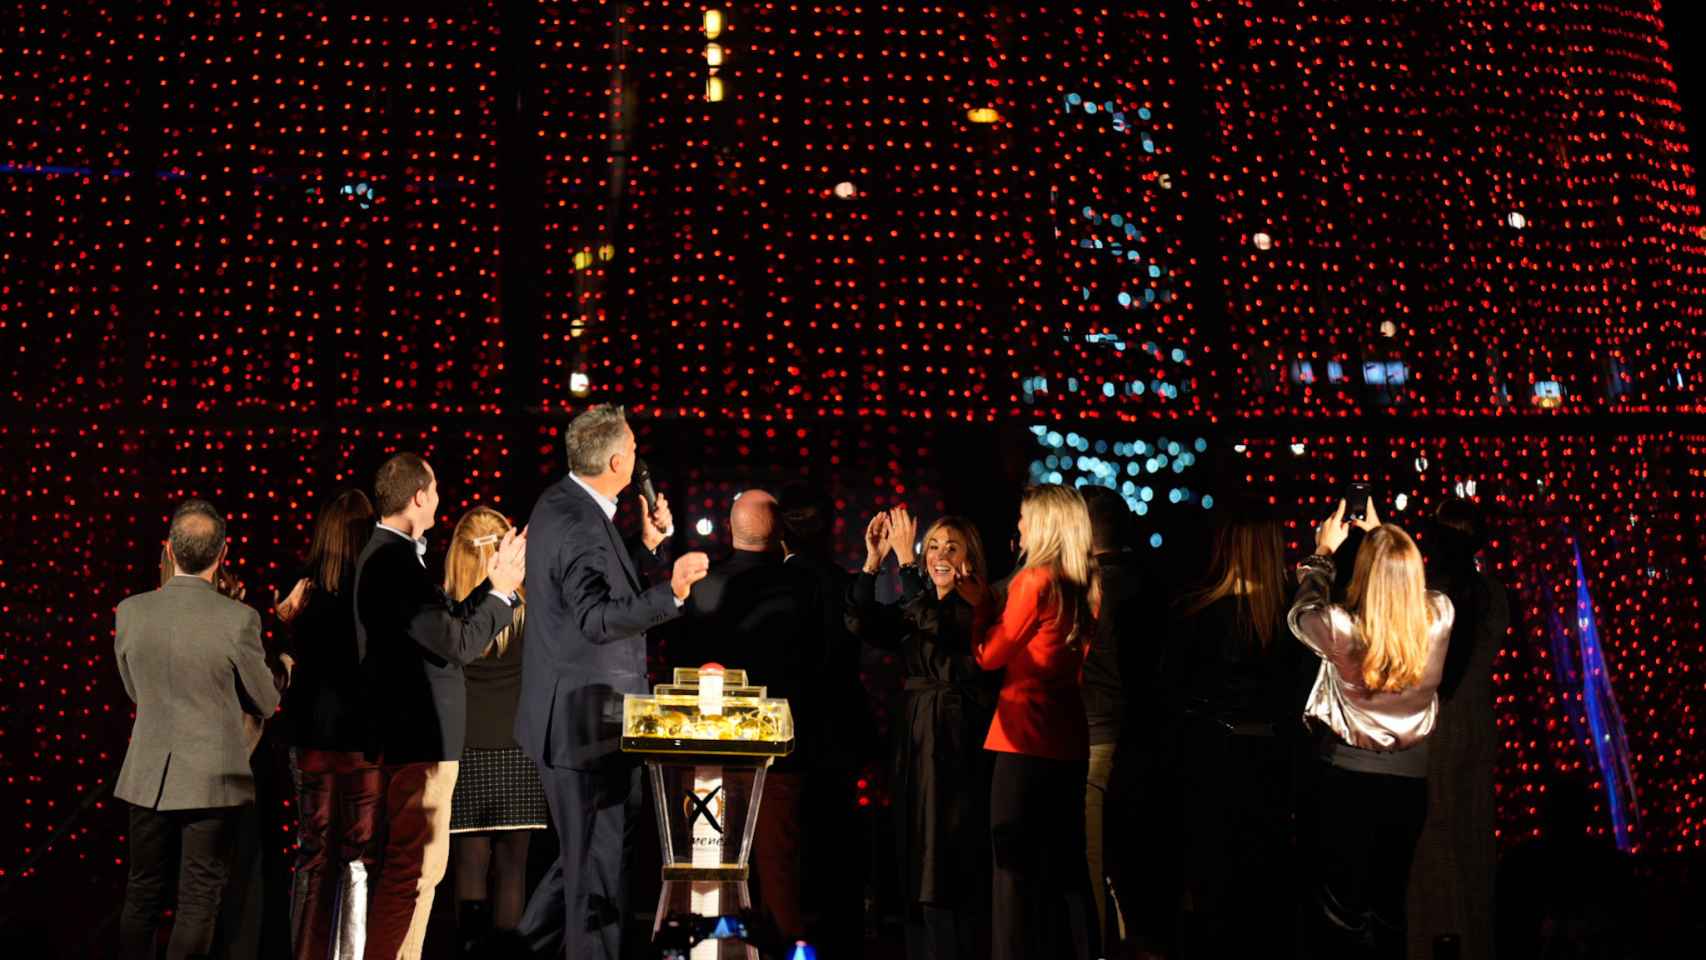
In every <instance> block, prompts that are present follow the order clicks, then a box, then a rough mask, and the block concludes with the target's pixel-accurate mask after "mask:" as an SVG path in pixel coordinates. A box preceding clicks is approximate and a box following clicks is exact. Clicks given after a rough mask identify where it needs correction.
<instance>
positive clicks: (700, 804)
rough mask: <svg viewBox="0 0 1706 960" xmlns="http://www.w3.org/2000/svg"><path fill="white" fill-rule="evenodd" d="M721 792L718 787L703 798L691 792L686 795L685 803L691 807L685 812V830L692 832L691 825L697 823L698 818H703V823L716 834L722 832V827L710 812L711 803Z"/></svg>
mask: <svg viewBox="0 0 1706 960" xmlns="http://www.w3.org/2000/svg"><path fill="white" fill-rule="evenodd" d="M721 792H723V788H722V787H721V786H718V787H717V788H716V789H714V790H712V791H711V792H710V793H707V794H705V795H704V796H703V797H701V796H699V794H697V793H693V792H689V793H688V794H687V802H688V804H689V805H690V806H691V807H692V809H690V810H688V812H687V829H689V830H692V829H693V825H694V824H695V823H698V822H699V818H700V817H704V818H705V822H706V823H709V824H710V825H711V829H712V830H715V831H717V832H718V833H722V832H723V825H722V824H720V823H718V822H717V815H716V814H714V813H712V812H711V801H712V800H714V799H715V798H716V796H717V794H719V793H721Z"/></svg>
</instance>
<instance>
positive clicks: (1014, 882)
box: [989, 753, 1101, 960]
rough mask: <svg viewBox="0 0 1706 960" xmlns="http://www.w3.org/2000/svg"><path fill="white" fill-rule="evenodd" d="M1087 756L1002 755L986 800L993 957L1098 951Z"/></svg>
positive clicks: (1048, 959)
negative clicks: (1087, 831) (1087, 825)
mask: <svg viewBox="0 0 1706 960" xmlns="http://www.w3.org/2000/svg"><path fill="white" fill-rule="evenodd" d="M1088 767H1089V765H1088V763H1087V762H1086V761H1082V760H1081V761H1076V762H1073V761H1066V760H1051V759H1048V758H1046V757H1031V756H1025V755H1023V754H1018V753H997V754H996V757H995V777H994V782H993V785H992V790H991V793H990V798H989V826H990V839H991V841H992V843H993V849H994V855H995V881H994V885H993V887H992V889H991V896H992V903H991V906H992V908H993V912H994V916H995V924H994V930H993V935H994V936H993V943H992V944H991V946H992V947H993V951H992V956H994V957H995V960H1066V958H1073V960H1087V958H1091V957H1094V956H1097V951H1099V950H1100V946H1101V945H1100V943H1099V942H1098V941H1097V939H1096V935H1095V926H1096V921H1095V919H1094V918H1095V909H1096V908H1095V906H1094V904H1093V903H1092V901H1091V897H1090V868H1089V866H1088V865H1087V864H1086V862H1085V857H1084V847H1085V841H1084V783H1085V780H1086V778H1087V776H1088V773H1089V770H1088Z"/></svg>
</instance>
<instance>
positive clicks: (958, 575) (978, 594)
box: [954, 562, 989, 610]
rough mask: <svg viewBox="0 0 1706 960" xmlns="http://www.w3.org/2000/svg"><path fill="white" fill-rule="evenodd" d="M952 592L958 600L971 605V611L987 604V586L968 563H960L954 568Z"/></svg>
mask: <svg viewBox="0 0 1706 960" xmlns="http://www.w3.org/2000/svg"><path fill="white" fill-rule="evenodd" d="M954 592H955V593H957V594H959V595H960V599H961V600H964V601H965V602H966V603H968V604H970V605H971V608H972V609H973V610H976V609H978V608H979V607H981V606H983V605H984V604H986V603H988V602H989V584H987V583H985V582H984V580H983V576H982V575H981V574H979V573H978V572H977V571H976V570H973V569H972V568H971V564H970V563H969V562H962V563H960V564H958V565H957V566H955V567H954Z"/></svg>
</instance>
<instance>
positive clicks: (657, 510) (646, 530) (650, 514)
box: [640, 493, 675, 552]
mask: <svg viewBox="0 0 1706 960" xmlns="http://www.w3.org/2000/svg"><path fill="white" fill-rule="evenodd" d="M645 505H646V501H645V500H644V499H641V500H640V543H641V544H643V545H644V546H645V548H646V550H647V551H648V552H655V551H656V550H657V548H658V544H660V543H662V542H663V541H664V538H665V537H668V536H669V535H670V534H671V533H673V532H674V531H675V517H674V515H672V514H671V513H670V512H669V498H668V497H666V496H664V495H663V494H661V493H660V494H658V501H657V503H656V504H655V505H654V506H653V507H652V508H651V509H650V510H646V509H645Z"/></svg>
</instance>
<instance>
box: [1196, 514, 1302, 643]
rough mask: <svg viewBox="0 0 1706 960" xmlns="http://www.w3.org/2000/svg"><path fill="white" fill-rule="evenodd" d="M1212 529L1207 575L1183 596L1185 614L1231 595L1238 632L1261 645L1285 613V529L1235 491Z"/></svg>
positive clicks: (1271, 633) (1267, 639)
mask: <svg viewBox="0 0 1706 960" xmlns="http://www.w3.org/2000/svg"><path fill="white" fill-rule="evenodd" d="M1226 499H1227V500H1228V501H1229V502H1228V503H1227V504H1226V507H1225V509H1223V510H1222V512H1221V516H1220V522H1219V523H1218V524H1217V525H1216V526H1215V530H1214V549H1213V553H1212V554H1211V555H1210V558H1209V569H1208V579H1207V581H1206V582H1205V583H1204V584H1203V586H1202V587H1200V588H1199V589H1198V590H1196V591H1195V592H1194V593H1191V594H1188V595H1187V596H1186V597H1185V598H1184V612H1185V614H1186V615H1190V614H1194V613H1197V612H1198V611H1200V610H1202V609H1204V608H1205V607H1207V606H1208V605H1209V604H1211V603H1214V602H1215V601H1216V600H1220V599H1222V598H1223V597H1232V598H1233V601H1234V602H1233V609H1234V611H1235V623H1236V624H1237V630H1238V634H1239V636H1241V637H1249V638H1251V639H1253V640H1254V641H1255V642H1256V644H1257V645H1258V646H1260V647H1262V648H1263V649H1266V648H1267V647H1268V645H1269V644H1271V643H1272V642H1273V639H1274V633H1275V631H1276V629H1278V625H1279V623H1280V620H1281V619H1282V618H1283V617H1284V616H1285V610H1286V601H1287V600H1288V599H1289V598H1288V596H1287V591H1286V588H1285V533H1284V531H1283V530H1281V528H1280V524H1279V521H1278V520H1277V519H1276V518H1275V517H1274V516H1273V513H1272V512H1271V511H1270V510H1268V509H1267V507H1266V505H1265V504H1262V503H1261V502H1260V501H1258V500H1256V499H1255V498H1254V497H1249V496H1242V495H1237V494H1234V495H1232V496H1229V497H1227V498H1226Z"/></svg>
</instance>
